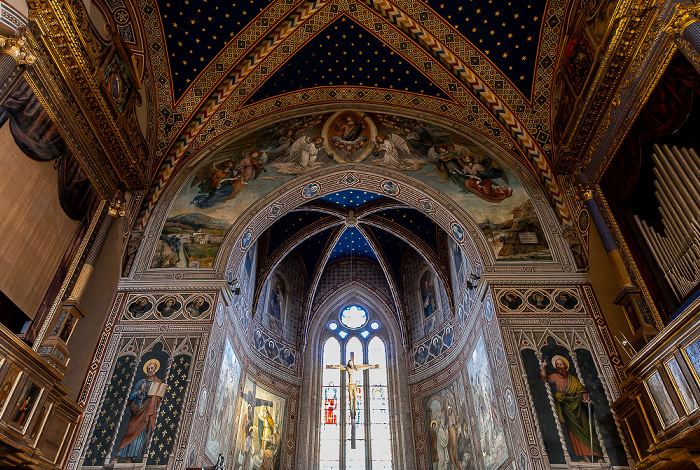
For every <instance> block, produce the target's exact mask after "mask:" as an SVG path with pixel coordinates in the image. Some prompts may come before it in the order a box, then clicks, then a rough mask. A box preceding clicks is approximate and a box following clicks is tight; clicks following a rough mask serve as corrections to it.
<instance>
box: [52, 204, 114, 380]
mask: <svg viewBox="0 0 700 470" xmlns="http://www.w3.org/2000/svg"><path fill="white" fill-rule="evenodd" d="M124 214H125V211H124V200H123V197H122V196H121V195H118V196H117V197H115V198H114V200H113V201H112V202H111V203H110V205H109V209H108V211H107V214H106V215H105V217H104V220H102V222H101V224H100V226H99V228H98V229H97V231H96V233H95V238H94V239H93V241H92V244H91V245H90V249H89V250H88V254H87V256H86V258H85V263H84V264H83V267H82V269H81V270H80V274H79V275H78V279H77V280H76V281H75V285H74V286H73V290H72V291H71V293H70V295H68V298H67V299H66V300H65V301H63V303H62V304H61V312H60V313H59V315H58V316H57V318H56V319H55V323H53V324H52V325H51V326H50V327H49V330H50V331H51V332H50V333H49V335H48V337H46V339H44V341H43V342H42V343H41V346H40V347H39V349H38V353H39V355H41V356H43V357H44V358H45V359H46V360H47V361H48V362H49V363H50V364H52V365H54V366H55V367H56V368H57V369H59V370H61V371H62V372H64V373H65V371H66V370H67V366H68V360H69V359H70V354H69V353H68V341H69V340H70V337H71V335H72V333H73V331H74V330H75V325H76V323H77V322H78V320H79V319H81V318H83V317H85V311H84V310H83V308H82V306H81V305H80V299H81V298H82V297H83V293H84V292H85V287H86V286H87V284H88V282H89V281H90V276H91V275H92V271H93V269H94V267H95V264H97V260H98V258H99V257H100V253H101V252H102V248H103V247H104V244H105V241H106V240H107V236H108V235H109V231H110V230H111V228H112V224H113V222H114V221H115V220H116V219H117V218H119V217H122V216H123V215H124Z"/></svg>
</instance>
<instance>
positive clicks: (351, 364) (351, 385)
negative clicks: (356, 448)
mask: <svg viewBox="0 0 700 470" xmlns="http://www.w3.org/2000/svg"><path fill="white" fill-rule="evenodd" d="M378 368H379V365H378V364H359V365H355V353H354V352H351V353H350V360H349V361H348V364H347V366H344V365H342V364H340V365H327V366H326V369H340V370H344V371H347V373H348V398H349V399H350V416H351V417H352V422H353V423H354V422H355V419H356V418H357V414H356V408H357V384H356V383H355V381H354V380H353V379H352V374H353V372H355V371H361V370H365V369H378Z"/></svg>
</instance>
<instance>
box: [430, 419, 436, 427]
mask: <svg viewBox="0 0 700 470" xmlns="http://www.w3.org/2000/svg"><path fill="white" fill-rule="evenodd" d="M433 423H435V427H437V421H435V420H432V421H431V422H430V427H431V428H432V427H433Z"/></svg>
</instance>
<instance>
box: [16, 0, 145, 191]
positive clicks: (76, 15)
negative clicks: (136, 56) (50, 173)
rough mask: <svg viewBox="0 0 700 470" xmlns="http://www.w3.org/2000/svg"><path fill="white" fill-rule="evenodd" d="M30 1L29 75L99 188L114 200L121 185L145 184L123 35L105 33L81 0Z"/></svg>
mask: <svg viewBox="0 0 700 470" xmlns="http://www.w3.org/2000/svg"><path fill="white" fill-rule="evenodd" d="M28 5H29V12H30V18H31V20H32V21H31V22H30V24H29V25H28V29H27V32H26V42H27V44H28V45H29V47H30V48H31V50H32V53H33V55H34V56H36V63H35V66H34V67H32V69H31V70H30V71H29V73H28V82H29V83H30V85H31V86H32V88H33V89H34V91H35V93H36V94H37V96H38V97H39V99H40V101H41V102H42V104H44V107H45V108H46V110H47V112H48V113H49V114H50V115H51V117H52V118H53V120H54V123H55V124H56V125H57V126H58V127H59V129H60V131H61V134H62V135H63V137H64V140H65V141H66V143H67V144H68V145H69V146H70V148H71V150H73V152H74V153H75V155H76V157H77V159H78V161H79V162H80V164H81V166H82V167H83V169H84V170H85V173H86V174H87V175H88V177H89V178H90V180H91V182H92V183H93V185H94V186H95V189H96V190H97V192H98V193H99V195H100V196H101V197H102V198H104V199H108V200H109V199H110V198H111V197H112V195H114V194H115V193H116V192H117V190H118V189H120V188H124V189H142V188H145V187H147V186H148V185H149V183H150V170H149V158H148V157H149V151H148V148H147V145H146V141H145V139H144V137H143V135H142V134H141V131H140V128H139V125H138V122H137V120H136V114H135V108H136V106H137V105H139V104H140V103H141V97H140V95H139V92H138V89H139V87H140V83H139V78H138V76H137V72H136V70H135V69H134V67H133V63H132V61H131V55H130V52H129V51H128V48H127V47H126V45H125V44H124V43H123V41H122V40H121V37H120V36H118V35H115V36H114V37H112V38H109V40H103V39H102V38H100V36H99V35H98V34H97V33H96V32H95V30H94V28H93V25H92V23H91V22H90V19H89V16H88V14H87V11H86V9H85V6H84V4H83V2H81V1H77V0H74V1H70V0H69V1H67V2H58V1H53V0H40V1H30V2H28ZM20 51H21V49H20ZM24 60H26V56H25V59H24Z"/></svg>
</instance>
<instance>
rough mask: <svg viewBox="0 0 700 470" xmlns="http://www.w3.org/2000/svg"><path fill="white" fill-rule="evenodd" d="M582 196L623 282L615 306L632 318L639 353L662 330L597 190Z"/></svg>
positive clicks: (587, 189) (587, 190) (586, 189)
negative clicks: (629, 268) (636, 281)
mask: <svg viewBox="0 0 700 470" xmlns="http://www.w3.org/2000/svg"><path fill="white" fill-rule="evenodd" d="M579 196H580V197H581V199H582V200H583V203H584V204H585V205H586V208H587V209H588V211H589V212H590V214H591V219H592V220H593V224H594V225H595V226H596V229H598V233H599V234H600V238H601V240H602V241H603V246H604V247H605V251H606V252H607V253H608V257H609V259H610V263H611V264H612V265H613V269H614V270H615V274H616V275H617V279H618V282H619V283H620V291H619V292H618V294H617V296H616V298H615V300H614V301H613V303H615V304H616V305H619V306H621V307H622V309H623V311H624V313H625V315H626V316H627V317H628V319H629V323H630V328H631V329H632V331H633V332H634V337H633V338H632V343H633V345H634V347H635V348H637V350H639V349H641V348H642V347H643V346H644V345H645V344H646V343H647V342H649V340H651V338H653V337H654V336H656V334H657V333H658V330H657V329H656V327H655V326H653V325H654V323H653V320H652V318H651V315H649V312H648V310H647V307H646V305H645V303H644V300H643V299H642V295H641V292H640V290H639V288H638V287H637V286H636V285H635V284H634V283H633V282H632V279H631V278H630V275H629V271H627V266H625V263H624V261H623V260H622V256H621V255H620V250H619V248H618V246H617V244H616V243H615V240H614V239H613V236H612V234H611V233H610V229H609V228H608V224H607V223H605V217H604V216H603V213H602V212H601V211H600V207H598V204H597V203H596V201H595V199H594V198H593V190H592V189H591V188H590V187H588V186H582V187H581V190H580V193H579Z"/></svg>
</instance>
